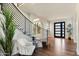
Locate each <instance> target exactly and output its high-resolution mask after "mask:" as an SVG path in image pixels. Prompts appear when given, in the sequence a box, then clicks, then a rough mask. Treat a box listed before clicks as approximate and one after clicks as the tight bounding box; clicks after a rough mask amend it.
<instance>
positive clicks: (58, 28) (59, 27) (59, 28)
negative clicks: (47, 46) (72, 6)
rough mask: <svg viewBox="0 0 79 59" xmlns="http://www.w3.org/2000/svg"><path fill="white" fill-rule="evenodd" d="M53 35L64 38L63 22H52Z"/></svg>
mask: <svg viewBox="0 0 79 59" xmlns="http://www.w3.org/2000/svg"><path fill="white" fill-rule="evenodd" d="M54 37H58V38H65V22H56V23H54Z"/></svg>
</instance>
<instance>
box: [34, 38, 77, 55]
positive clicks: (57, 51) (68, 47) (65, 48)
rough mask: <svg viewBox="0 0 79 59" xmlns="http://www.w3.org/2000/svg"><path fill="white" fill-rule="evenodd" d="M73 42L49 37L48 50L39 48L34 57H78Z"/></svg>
mask: <svg viewBox="0 0 79 59" xmlns="http://www.w3.org/2000/svg"><path fill="white" fill-rule="evenodd" d="M76 55H77V54H76V43H74V42H73V40H68V39H59V38H52V37H49V39H48V47H47V48H38V49H37V50H36V51H35V52H34V53H33V56H76Z"/></svg>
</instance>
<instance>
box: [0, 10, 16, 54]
mask: <svg viewBox="0 0 79 59" xmlns="http://www.w3.org/2000/svg"><path fill="white" fill-rule="evenodd" d="M3 15H4V16H5V22H4V23H3V22H1V24H2V29H3V32H4V35H5V38H4V39H3V38H0V45H1V46H2V48H3V50H4V52H5V55H11V53H12V49H13V44H12V38H13V35H14V31H15V25H14V22H13V17H12V12H10V11H9V10H7V9H6V10H4V11H3Z"/></svg>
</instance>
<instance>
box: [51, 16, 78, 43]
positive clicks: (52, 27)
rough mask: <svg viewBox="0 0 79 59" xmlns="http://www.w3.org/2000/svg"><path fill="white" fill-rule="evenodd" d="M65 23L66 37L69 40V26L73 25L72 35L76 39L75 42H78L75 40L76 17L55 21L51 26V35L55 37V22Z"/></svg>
mask: <svg viewBox="0 0 79 59" xmlns="http://www.w3.org/2000/svg"><path fill="white" fill-rule="evenodd" d="M63 21H65V37H66V38H68V34H67V25H68V24H69V23H71V24H72V27H73V34H72V38H73V39H74V41H75V42H76V39H75V31H76V29H75V27H76V22H75V15H74V16H70V17H66V18H62V19H61V18H60V19H54V20H53V21H52V22H51V24H50V34H51V35H52V36H54V22H63Z"/></svg>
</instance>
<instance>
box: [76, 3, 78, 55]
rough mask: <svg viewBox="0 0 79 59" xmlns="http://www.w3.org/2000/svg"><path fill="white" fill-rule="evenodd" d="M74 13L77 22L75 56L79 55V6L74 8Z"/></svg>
mask: <svg viewBox="0 0 79 59" xmlns="http://www.w3.org/2000/svg"><path fill="white" fill-rule="evenodd" d="M76 13H77V19H76V20H77V21H76V37H77V49H76V51H77V54H78V55H79V4H77V6H76Z"/></svg>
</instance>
